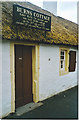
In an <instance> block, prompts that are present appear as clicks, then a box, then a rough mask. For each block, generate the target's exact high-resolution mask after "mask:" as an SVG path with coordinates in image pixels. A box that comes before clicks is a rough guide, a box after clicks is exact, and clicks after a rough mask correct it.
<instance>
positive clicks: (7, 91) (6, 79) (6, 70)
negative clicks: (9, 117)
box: [2, 40, 11, 116]
mask: <svg viewBox="0 0 79 120" xmlns="http://www.w3.org/2000/svg"><path fill="white" fill-rule="evenodd" d="M10 112H11V78H10V42H9V41H8V40H7V41H4V40H3V43H2V116H4V115H6V114H8V113H10Z"/></svg>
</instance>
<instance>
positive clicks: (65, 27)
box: [2, 2, 78, 46]
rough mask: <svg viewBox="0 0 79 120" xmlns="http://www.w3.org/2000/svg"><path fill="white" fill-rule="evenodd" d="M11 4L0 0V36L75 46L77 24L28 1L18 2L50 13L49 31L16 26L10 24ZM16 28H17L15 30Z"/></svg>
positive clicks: (76, 42) (76, 41) (9, 38)
mask: <svg viewBox="0 0 79 120" xmlns="http://www.w3.org/2000/svg"><path fill="white" fill-rule="evenodd" d="M13 4H14V2H2V25H3V27H2V37H3V39H8V40H17V38H18V39H19V40H26V41H33V42H41V43H50V44H64V45H72V46H77V44H78V33H77V24H75V23H73V22H71V21H68V20H66V19H63V18H61V17H57V16H54V15H53V14H52V13H50V12H48V11H46V10H44V9H42V8H40V7H38V6H35V5H33V4H31V3H29V2H25V3H24V2H18V3H16V4H20V5H22V6H24V7H27V8H30V9H34V10H37V11H39V12H42V13H44V14H47V15H50V16H51V18H52V22H51V32H47V33H46V38H45V37H44V34H45V32H44V31H41V30H36V29H28V28H27V27H24V26H20V25H19V26H17V28H16V26H15V25H13V24H12V21H13V20H12V17H13ZM16 29H17V30H16Z"/></svg>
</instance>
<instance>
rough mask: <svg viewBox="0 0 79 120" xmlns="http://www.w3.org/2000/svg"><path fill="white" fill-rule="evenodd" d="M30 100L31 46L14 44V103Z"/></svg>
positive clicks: (18, 104) (20, 103)
mask: <svg viewBox="0 0 79 120" xmlns="http://www.w3.org/2000/svg"><path fill="white" fill-rule="evenodd" d="M29 102H32V47H28V46H23V45H15V105H16V108H17V107H20V106H22V105H25V104H27V103H29Z"/></svg>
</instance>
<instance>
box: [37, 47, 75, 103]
mask: <svg viewBox="0 0 79 120" xmlns="http://www.w3.org/2000/svg"><path fill="white" fill-rule="evenodd" d="M72 50H75V49H72ZM39 63H40V65H39V66H40V69H39V100H40V101H41V100H44V99H46V98H48V97H51V96H53V95H55V94H57V93H59V92H62V91H64V90H67V89H69V88H71V87H74V86H76V85H77V68H76V71H75V72H70V73H68V74H66V75H63V76H59V47H58V46H55V45H53V46H50V45H47V46H46V45H40V49H39Z"/></svg>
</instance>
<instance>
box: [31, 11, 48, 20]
mask: <svg viewBox="0 0 79 120" xmlns="http://www.w3.org/2000/svg"><path fill="white" fill-rule="evenodd" d="M33 15H34V17H37V18H40V19H44V20H48V21H49V19H50V18H49V17H48V16H45V15H42V14H40V13H36V12H34V13H33Z"/></svg>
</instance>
